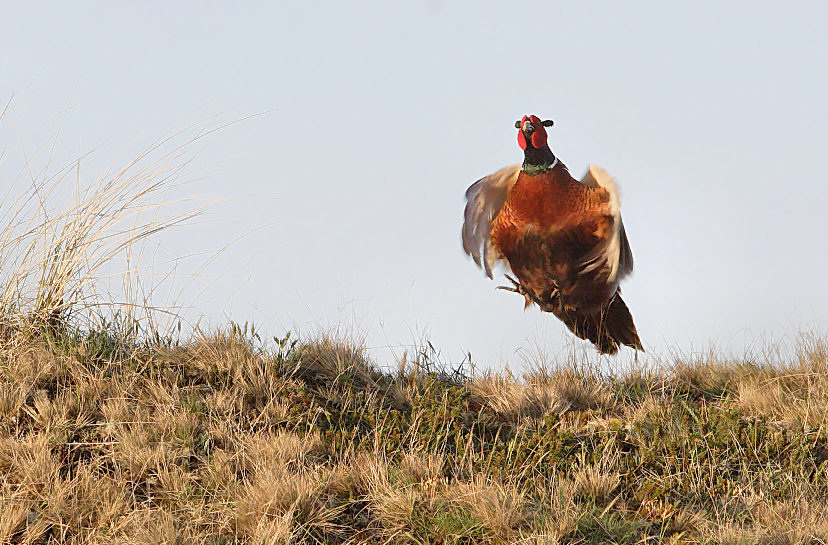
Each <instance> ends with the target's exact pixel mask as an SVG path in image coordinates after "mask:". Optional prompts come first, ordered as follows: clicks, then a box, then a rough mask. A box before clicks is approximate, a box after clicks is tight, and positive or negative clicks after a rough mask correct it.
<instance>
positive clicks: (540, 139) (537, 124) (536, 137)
mask: <svg viewBox="0 0 828 545" xmlns="http://www.w3.org/2000/svg"><path fill="white" fill-rule="evenodd" d="M527 120H528V121H529V122H530V123H531V124H532V126H533V127H534V130H533V131H532V136H531V137H530V141H531V142H532V147H533V148H535V149H541V148H543V147H544V146H545V145H546V129H545V128H544V126H543V123H542V122H541V120H540V119H538V117H537V116H534V115H530V116H523V118H522V119H521V120H520V126H521V127H523V124H524V123H525V122H526V121H527ZM518 145H520V149H522V150H525V149H526V147H527V146H528V142H527V141H526V135H525V134H523V130H520V131H518Z"/></svg>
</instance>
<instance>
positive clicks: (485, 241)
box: [462, 165, 520, 278]
mask: <svg viewBox="0 0 828 545" xmlns="http://www.w3.org/2000/svg"><path fill="white" fill-rule="evenodd" d="M518 174H520V165H512V166H508V167H506V168H502V169H500V170H498V171H497V172H495V173H494V174H490V175H488V176H485V177H483V178H480V179H479V180H477V181H476V182H475V183H473V184H472V185H471V186H470V187H469V188H468V189H467V190H466V209H465V213H464V220H463V229H462V238H463V250H464V251H465V252H466V253H467V254H469V255H470V256H471V257H472V259H474V262H475V263H477V265H478V266H481V265H482V266H483V268H484V269H485V270H486V274H487V275H488V276H489V278H492V267H493V266H494V264H495V262H497V260H498V259H500V253H499V252H497V250H496V249H495V248H494V246H493V245H492V244H491V241H490V240H489V235H490V234H491V232H492V221H493V220H494V218H495V217H496V216H497V214H498V213H499V212H500V209H501V208H502V207H503V203H505V202H506V198H507V197H508V196H509V191H510V190H511V189H512V186H513V185H515V182H516V181H517V178H518ZM481 251H482V257H483V259H482V261H481Z"/></svg>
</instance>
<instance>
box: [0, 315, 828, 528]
mask: <svg viewBox="0 0 828 545" xmlns="http://www.w3.org/2000/svg"><path fill="white" fill-rule="evenodd" d="M5 338H6V341H5V342H3V343H2V344H0V382H2V384H0V391H2V392H4V393H3V396H2V402H1V403H0V409H1V410H2V414H3V417H2V420H0V422H2V426H0V476H2V480H0V503H2V507H3V508H2V510H0V513H2V514H0V532H1V533H0V542H7V543H11V542H32V543H35V542H44V541H48V540H53V541H54V540H57V541H61V542H69V543H97V542H104V541H106V542H110V541H115V542H122V543H135V542H140V543H155V542H165V541H177V542H188V543H220V542H221V543H320V542H322V543H324V542H329V543H335V542H348V543H422V542H429V543H434V542H442V543H604V542H608V541H610V542H619V543H635V542H639V541H640V540H642V539H646V540H657V541H664V542H670V543H690V542H710V543H816V542H819V541H818V540H820V539H826V538H828V526H826V525H825V523H824V520H826V518H825V517H826V515H828V513H826V512H825V502H824V501H822V500H823V498H824V497H826V496H825V495H826V493H828V438H826V433H825V429H824V428H820V427H819V426H813V423H815V422H817V421H816V420H813V418H814V417H813V416H812V415H815V414H824V411H825V410H826V406H828V397H826V396H825V392H826V389H828V378H826V377H825V376H824V375H820V374H819V373H818V372H817V371H818V370H820V369H822V368H824V366H825V361H824V359H822V357H823V354H824V352H823V350H824V344H822V343H818V342H815V343H812V344H811V345H809V346H807V347H805V348H803V350H804V351H803V352H801V353H800V354H799V355H798V357H797V359H796V360H794V361H791V362H790V367H787V368H783V367H774V368H758V367H749V368H748V367H736V368H729V369H728V370H727V372H726V374H727V379H726V380H723V381H716V380H714V379H713V378H712V377H711V373H712V371H711V369H710V368H702V369H696V370H688V369H687V368H686V367H684V368H683V369H682V371H681V372H680V373H679V374H678V375H673V374H671V373H672V372H673V371H671V370H669V369H665V370H664V371H663V372H662V373H661V374H660V375H659V374H655V373H652V372H650V373H646V374H644V375H643V377H644V378H642V376H636V373H631V374H630V375H625V376H609V377H603V378H601V377H599V376H596V375H592V376H588V375H586V374H585V372H584V371H583V370H580V371H574V370H561V371H559V372H557V373H554V372H552V371H544V372H540V373H538V372H533V373H530V374H529V375H528V376H525V377H521V378H516V377H514V376H511V375H508V374H503V375H495V374H488V375H485V376H482V377H480V378H479V379H470V380H468V381H467V382H465V383H462V384H459V383H457V382H455V381H450V382H441V380H442V379H439V378H438V376H437V375H429V374H428V373H420V374H417V372H415V371H411V370H409V371H407V372H406V373H401V374H400V373H398V374H395V375H385V374H382V373H379V372H378V371H376V370H375V369H374V368H373V367H372V366H371V364H370V362H368V361H367V360H366V359H365V356H364V355H363V353H362V352H361V351H360V350H359V349H358V348H356V347H354V346H352V345H349V344H347V343H336V342H334V341H333V340H330V339H323V340H322V341H319V342H303V343H299V344H297V345H295V346H294V347H293V348H292V349H287V350H286V349H284V347H282V348H281V349H279V348H277V349H275V350H268V349H266V348H265V347H263V346H261V345H257V341H255V340H253V339H252V338H251V337H250V335H249V332H248V333H247V334H245V331H244V329H243V328H237V327H234V328H231V329H230V330H228V331H227V332H225V333H220V334H217V335H214V336H211V337H201V338H199V339H197V340H195V341H193V342H192V343H189V344H180V345H178V346H174V347H158V348H148V347H144V348H140V347H134V348H133V349H132V352H130V353H128V354H127V353H125V351H123V350H114V351H112V352H111V355H110V356H107V355H105V354H102V353H101V351H100V350H93V349H90V346H82V345H83V344H84V343H92V341H91V340H89V339H87V340H86V341H84V343H80V345H79V346H77V347H76V348H74V349H72V350H68V351H67V350H64V349H59V350H58V348H59V347H60V346H62V345H61V344H60V343H58V344H56V343H55V342H54V340H53V339H51V338H50V337H36V336H34V337H33V336H31V332H30V331H28V330H25V331H21V332H18V333H16V334H15V333H13V332H8V331H7V334H6V337H5ZM703 365H707V364H706V363H705V364H703ZM717 365H718V364H717ZM716 368H718V367H716ZM311 370H312V372H311ZM688 377H696V378H693V379H692V380H693V381H694V382H693V384H694V386H693V387H692V388H688V387H687V386H686V385H687V384H688V380H690V379H688ZM698 377H706V378H704V380H702V379H700V378H698ZM722 384H725V385H726V386H724V387H723V386H722ZM702 385H704V388H706V389H702ZM766 390H767V391H766ZM539 392H540V393H539ZM714 392H717V393H715V394H714ZM768 392H770V393H768ZM538 399H540V400H541V401H537V400H538ZM575 400H578V402H577V405H576V403H575ZM403 401H404V402H403ZM509 402H511V403H513V405H514V406H513V407H510V405H509ZM785 403H787V406H788V410H787V411H785V410H783V408H784V404H785ZM576 406H577V408H576Z"/></svg>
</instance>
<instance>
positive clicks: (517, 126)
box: [515, 119, 520, 129]
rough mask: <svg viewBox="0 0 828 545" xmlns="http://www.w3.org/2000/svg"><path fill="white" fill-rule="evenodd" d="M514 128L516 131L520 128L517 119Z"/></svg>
mask: <svg viewBox="0 0 828 545" xmlns="http://www.w3.org/2000/svg"><path fill="white" fill-rule="evenodd" d="M515 128H516V129H519V128H520V119H518V120H517V121H515Z"/></svg>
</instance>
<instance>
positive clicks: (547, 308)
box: [497, 274, 559, 312]
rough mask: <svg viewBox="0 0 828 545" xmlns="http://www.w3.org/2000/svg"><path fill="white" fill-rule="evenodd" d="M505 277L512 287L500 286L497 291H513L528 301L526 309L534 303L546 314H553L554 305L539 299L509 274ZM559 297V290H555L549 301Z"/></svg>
mask: <svg viewBox="0 0 828 545" xmlns="http://www.w3.org/2000/svg"><path fill="white" fill-rule="evenodd" d="M503 276H505V277H506V278H507V279H508V280H509V282H511V283H512V285H511V286H498V287H497V289H499V290H504V291H512V292H515V293H519V294H521V295H522V296H523V297H524V298H525V299H526V307H525V308H528V307H529V306H530V305H531V304H532V303H535V304H536V305H538V306H539V307H540V308H541V310H543V311H544V312H552V309H553V307H554V305H553V304H552V303H549V302H547V301H544V300H543V299H541V298H540V297H538V296H537V295H536V294H535V292H533V291H532V290H529V289H527V288H526V287H524V286H523V284H521V283H520V282H518V281H517V280H515V279H514V278H512V277H511V276H509V275H508V274H505V275H503ZM558 295H559V292H558V289H557V288H555V289H554V290H553V291H552V292H551V294H550V296H549V300H550V301H551V300H554V298H555V297H557V296H558Z"/></svg>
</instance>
